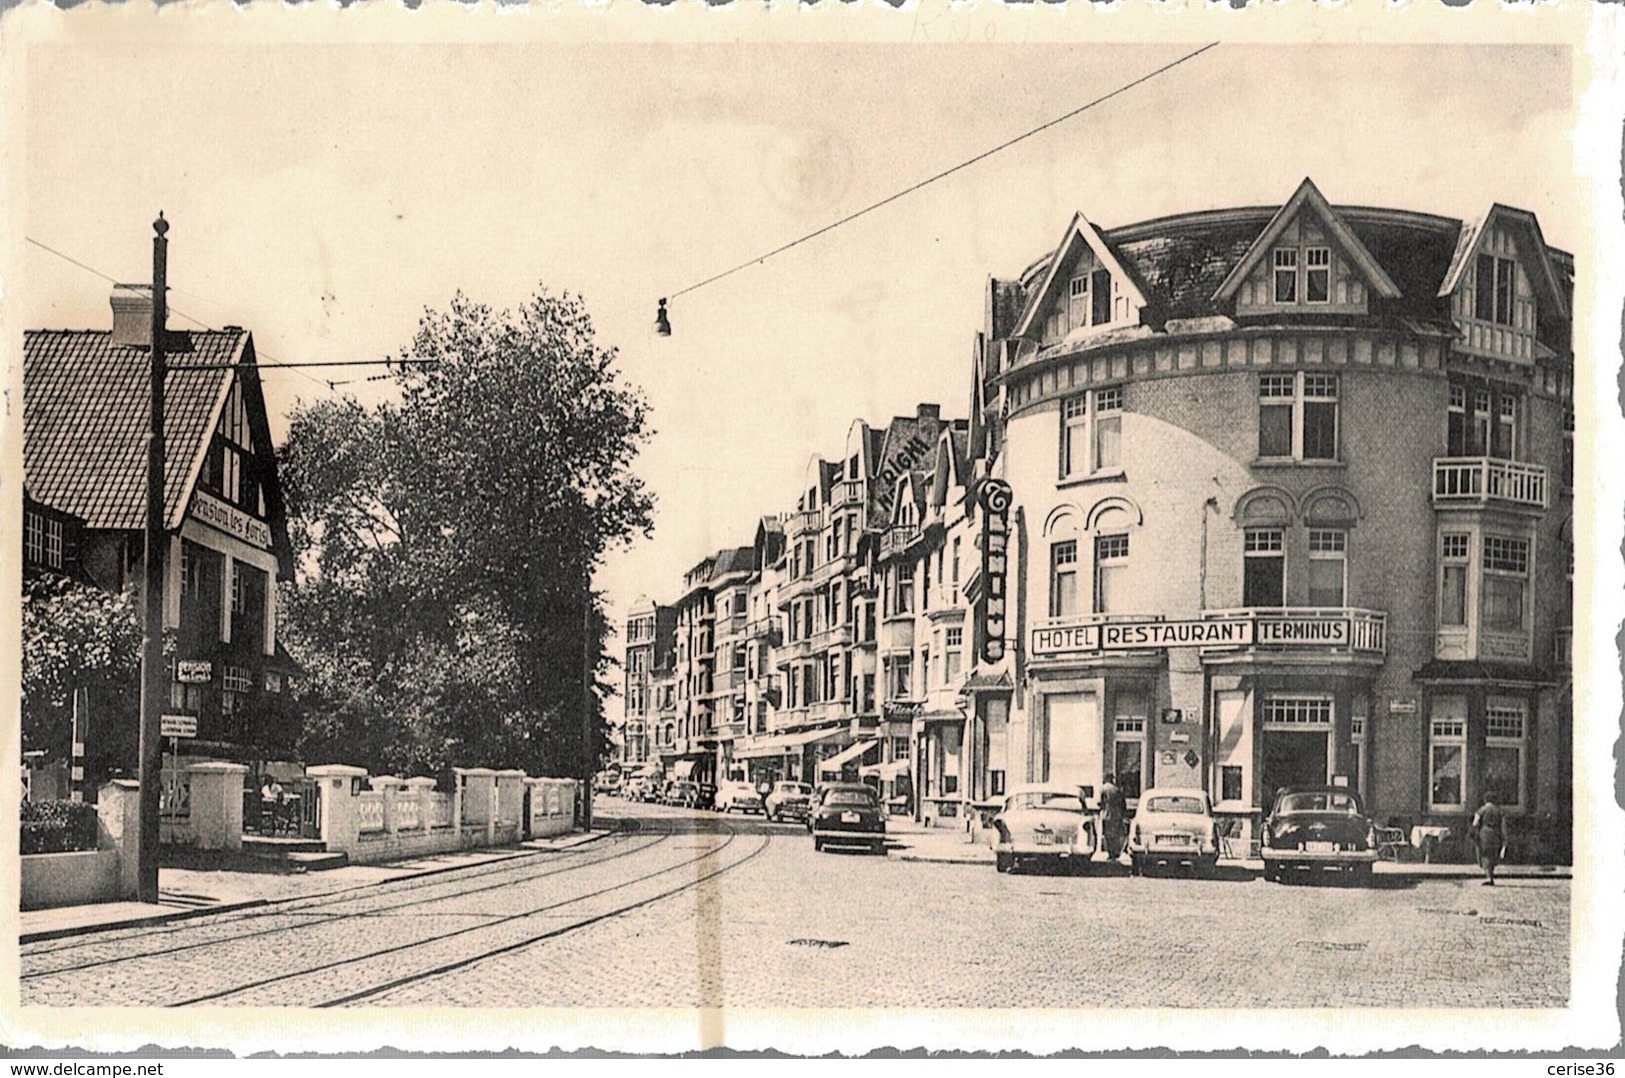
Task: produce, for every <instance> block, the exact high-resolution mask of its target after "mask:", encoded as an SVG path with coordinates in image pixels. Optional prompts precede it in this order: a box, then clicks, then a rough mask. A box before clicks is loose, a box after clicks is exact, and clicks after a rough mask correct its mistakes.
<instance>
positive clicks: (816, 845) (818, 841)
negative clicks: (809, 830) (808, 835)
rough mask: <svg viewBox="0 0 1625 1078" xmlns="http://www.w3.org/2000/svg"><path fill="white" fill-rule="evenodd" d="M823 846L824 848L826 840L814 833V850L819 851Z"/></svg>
mask: <svg viewBox="0 0 1625 1078" xmlns="http://www.w3.org/2000/svg"><path fill="white" fill-rule="evenodd" d="M823 848H824V840H823V839H821V838H819V837H818V836H817V835H814V836H813V852H814V853H817V852H818V851H820V850H822V849H823Z"/></svg>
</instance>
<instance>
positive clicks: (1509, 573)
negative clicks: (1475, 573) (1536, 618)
mask: <svg viewBox="0 0 1625 1078" xmlns="http://www.w3.org/2000/svg"><path fill="white" fill-rule="evenodd" d="M1528 578H1529V540H1527V539H1519V538H1515V537H1513V536H1507V535H1486V536H1484V621H1483V625H1484V628H1486V629H1489V630H1491V631H1500V632H1522V631H1523V629H1524V590H1525V587H1526V585H1527V583H1528Z"/></svg>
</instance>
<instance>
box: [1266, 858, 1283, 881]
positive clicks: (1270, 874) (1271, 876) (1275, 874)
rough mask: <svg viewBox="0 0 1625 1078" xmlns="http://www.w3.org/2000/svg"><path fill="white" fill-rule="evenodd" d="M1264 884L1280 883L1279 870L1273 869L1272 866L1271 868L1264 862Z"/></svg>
mask: <svg viewBox="0 0 1625 1078" xmlns="http://www.w3.org/2000/svg"><path fill="white" fill-rule="evenodd" d="M1264 882H1265V883H1280V882H1281V872H1280V870H1279V869H1277V868H1275V867H1274V866H1272V865H1271V864H1270V863H1269V862H1268V861H1265V862H1264Z"/></svg>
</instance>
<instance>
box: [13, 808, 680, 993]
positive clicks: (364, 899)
mask: <svg viewBox="0 0 1625 1078" xmlns="http://www.w3.org/2000/svg"><path fill="white" fill-rule="evenodd" d="M633 822H636V821H633ZM624 833H625V835H626V836H627V837H628V838H629V839H636V838H640V837H645V836H646V837H650V838H652V839H653V841H652V842H646V843H634V842H628V844H627V846H626V847H625V848H622V849H617V850H616V851H615V852H613V853H609V854H608V855H607V856H602V857H591V858H588V859H581V860H573V861H572V862H571V863H569V864H566V865H556V864H549V865H548V866H547V867H546V868H545V869H544V870H543V871H526V870H529V869H535V868H537V867H539V866H537V865H535V864H534V863H532V861H531V859H530V858H528V857H518V858H508V859H505V860H503V861H502V862H500V863H498V864H497V865H486V866H473V867H470V868H469V869H467V870H455V869H454V870H452V871H450V872H446V873H441V874H437V876H436V877H435V878H434V879H430V880H419V881H416V882H413V883H407V881H400V882H401V883H402V884H403V886H400V887H397V888H394V889H392V890H391V891H390V892H389V893H388V896H384V897H389V896H394V895H400V894H403V893H409V892H416V891H422V890H430V889H433V890H447V889H449V891H450V893H448V894H431V895H419V896H416V897H413V898H410V899H409V900H407V901H405V902H394V903H388V902H386V903H385V904H384V905H381V906H374V907H372V908H369V909H366V910H361V911H334V910H333V907H335V906H344V905H355V904H358V903H369V902H373V901H376V900H377V899H378V898H379V897H380V895H379V893H378V891H377V890H376V889H377V888H379V887H387V886H389V883H390V882H393V881H386V882H385V883H383V884H363V885H360V886H357V887H352V888H346V889H345V890H343V891H339V892H334V893H331V894H327V895H318V896H313V897H310V898H294V899H286V900H283V901H282V902H279V903H275V904H274V905H271V906H260V907H256V908H254V909H252V910H245V911H236V912H233V913H231V914H226V915H222V916H221V917H220V918H210V919H208V920H204V919H197V920H189V921H186V922H182V923H180V924H177V925H174V926H171V927H168V928H164V929H159V930H156V931H152V930H148V931H143V932H142V933H140V934H138V935H129V936H119V937H113V938H108V937H106V936H100V937H92V938H89V939H86V938H83V937H81V938H79V939H76V940H75V941H74V942H73V943H71V944H67V945H61V946H55V947H48V948H43V949H37V950H30V951H24V952H23V953H22V956H21V957H22V958H23V960H24V961H25V962H27V961H28V960H29V959H32V958H37V957H47V956H54V955H60V954H63V953H64V952H68V951H78V950H82V949H84V948H87V947H106V946H109V945H117V944H118V943H120V942H123V941H125V940H137V941H146V940H150V939H152V938H153V937H155V936H162V937H166V938H167V937H173V936H177V935H183V936H184V935H198V934H200V933H207V932H211V931H214V930H217V929H219V928H220V927H221V926H222V925H240V924H245V923H247V924H252V923H257V922H261V921H264V920H267V919H270V918H289V917H297V918H301V919H300V920H297V921H295V922H294V923H291V924H277V925H270V926H267V927H258V928H253V929H251V930H250V931H246V932H235V933H231V934H228V935H212V936H210V937H209V938H207V939H200V940H193V941H189V942H181V943H169V944H167V945H164V946H159V947H152V948H148V949H145V950H137V951H132V952H128V953H122V954H117V955H112V956H109V957H105V958H96V959H92V960H90V961H86V962H77V963H69V964H65V965H52V966H47V967H45V968H39V969H29V970H26V971H25V972H23V973H21V974H20V980H22V981H25V982H26V981H30V980H37V979H40V978H44V977H50V976H57V975H60V974H65V973H73V972H77V971H80V970H87V969H94V968H97V967H102V966H110V965H117V964H119V963H121V962H130V961H135V960H138V959H142V958H154V957H161V956H166V955H171V954H181V953H185V952H188V951H196V950H200V949H203V948H207V947H218V946H225V945H228V944H231V943H233V942H237V941H240V940H246V939H253V938H257V937H263V936H269V935H275V934H276V933H280V932H296V931H300V930H304V929H310V928H316V927H319V926H321V925H323V924H328V923H331V922H334V921H340V920H345V919H347V918H352V917H375V916H381V915H387V914H390V913H393V912H395V911H400V910H407V909H412V908H414V907H419V906H425V905H430V904H433V903H436V902H444V901H448V900H452V899H458V898H462V897H465V896H467V895H471V894H479V893H482V892H486V891H492V890H496V889H499V888H507V887H514V886H522V885H524V884H528V883H533V882H536V881H537V880H543V879H547V878H549V877H552V876H558V875H562V874H564V873H568V872H578V871H582V870H585V869H590V868H593V867H595V866H597V865H601V864H605V863H606V862H610V861H615V860H618V859H620V858H622V857H628V856H631V855H633V854H636V853H643V852H646V851H648V850H651V849H653V848H655V847H656V846H659V845H661V844H662V843H665V842H668V841H670V840H671V839H672V838H674V837H675V836H676V832H670V831H644V830H643V829H642V828H641V827H640V828H628V829H627V830H626V831H625V832H624ZM516 861H517V862H519V863H517V864H516V863H515V862H516ZM514 874H517V875H514ZM494 876H502V877H511V878H503V879H497V880H493V881H492V882H489V883H486V884H484V885H482V886H478V887H473V888H470V887H467V886H466V884H467V883H468V882H469V881H470V880H478V879H485V878H488V877H494ZM160 942H162V941H160Z"/></svg>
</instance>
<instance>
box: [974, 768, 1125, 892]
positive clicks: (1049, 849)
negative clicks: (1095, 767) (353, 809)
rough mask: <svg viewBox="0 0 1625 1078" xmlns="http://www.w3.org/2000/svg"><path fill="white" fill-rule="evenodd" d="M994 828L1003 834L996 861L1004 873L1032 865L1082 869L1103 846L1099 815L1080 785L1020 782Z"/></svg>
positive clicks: (996, 851)
mask: <svg viewBox="0 0 1625 1078" xmlns="http://www.w3.org/2000/svg"><path fill="white" fill-rule="evenodd" d="M993 827H994V829H995V830H996V831H998V833H999V838H998V841H997V842H996V843H995V844H994V846H993V863H994V867H995V868H997V869H998V870H999V871H1000V872H1010V871H1012V870H1014V869H1015V868H1017V867H1018V866H1020V865H1022V864H1029V863H1039V864H1048V865H1051V866H1053V867H1055V868H1065V869H1068V870H1070V871H1073V872H1077V871H1081V870H1082V869H1083V866H1085V865H1086V864H1088V863H1089V860H1090V858H1092V857H1094V855H1095V850H1096V849H1097V848H1098V847H1099V837H1098V827H1097V826H1096V823H1095V817H1094V815H1093V814H1091V813H1090V811H1089V808H1088V806H1087V805H1086V804H1085V803H1084V799H1083V791H1082V789H1080V788H1079V787H1077V786H1063V785H1059V784H1056V783H1034V784H1031V785H1026V786H1016V787H1014V788H1012V789H1011V790H1010V792H1009V793H1008V794H1007V795H1006V796H1005V799H1004V806H1003V807H1002V808H1000V809H999V814H998V815H997V816H995V817H993Z"/></svg>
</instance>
